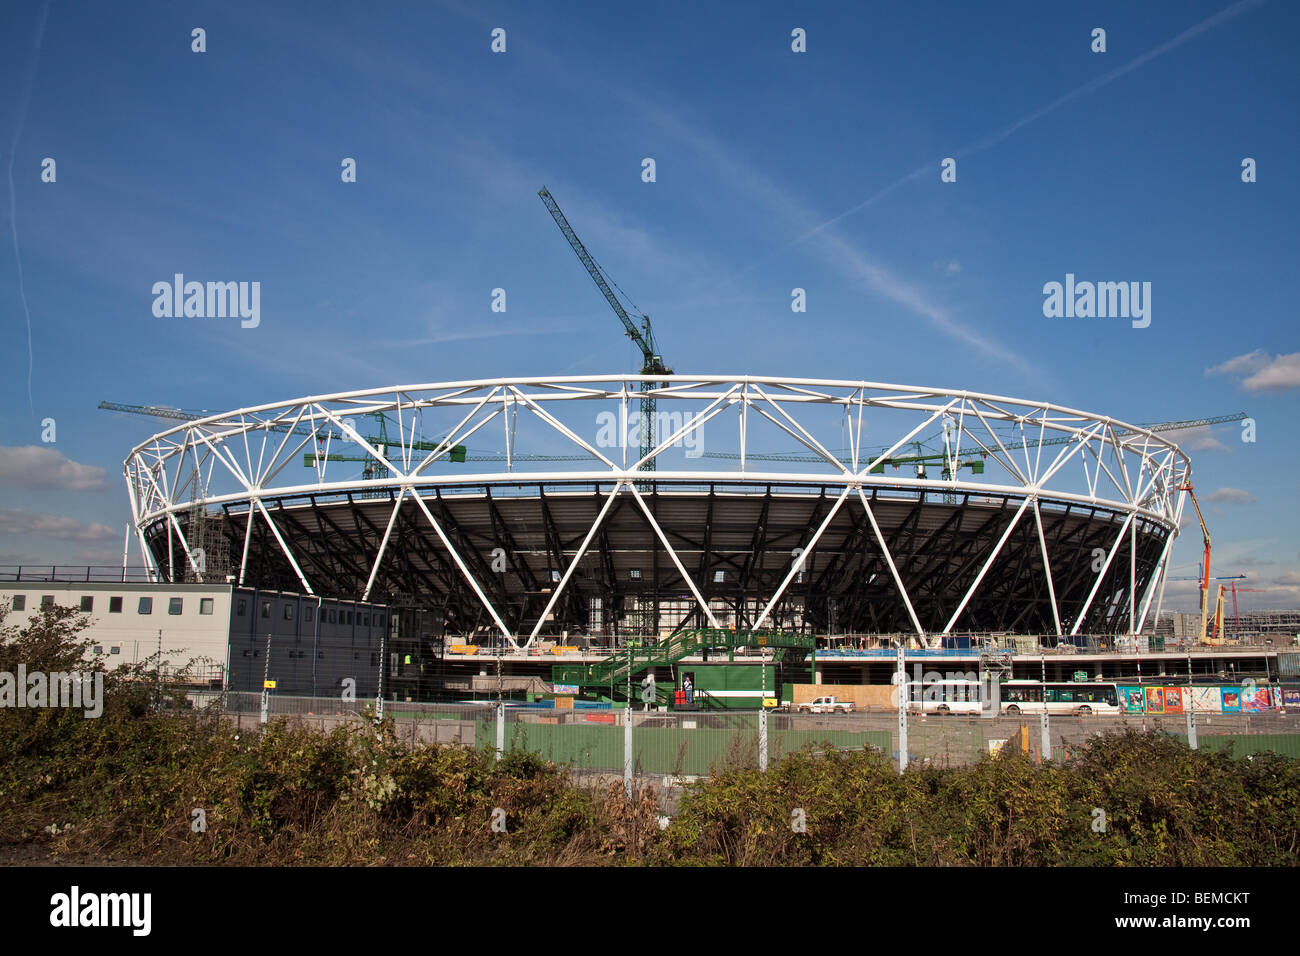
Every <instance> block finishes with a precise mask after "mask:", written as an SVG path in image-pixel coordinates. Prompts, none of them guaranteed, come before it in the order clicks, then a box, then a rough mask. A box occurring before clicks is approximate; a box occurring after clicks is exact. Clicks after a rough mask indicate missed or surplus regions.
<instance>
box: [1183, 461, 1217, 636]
mask: <svg viewBox="0 0 1300 956" xmlns="http://www.w3.org/2000/svg"><path fill="white" fill-rule="evenodd" d="M1178 490H1179V491H1185V492H1187V493H1188V494H1189V495H1191V496H1192V506H1193V507H1194V508H1195V509H1196V520H1197V521H1199V522H1200V523H1201V536H1202V537H1203V538H1204V539H1205V552H1204V554H1203V555H1202V556H1201V634H1200V640H1201V643H1206V632H1205V625H1206V623H1207V619H1208V617H1209V607H1210V529H1209V528H1207V527H1206V526H1205V516H1204V515H1203V514H1201V504H1200V502H1198V501H1197V500H1196V492H1195V491H1193V490H1192V483H1191V482H1190V481H1189V482H1187V483H1186V484H1184V485H1179V486H1178Z"/></svg>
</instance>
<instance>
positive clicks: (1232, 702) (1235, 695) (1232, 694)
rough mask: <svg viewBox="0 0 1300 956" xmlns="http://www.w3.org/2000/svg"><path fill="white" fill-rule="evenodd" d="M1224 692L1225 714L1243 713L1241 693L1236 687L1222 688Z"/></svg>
mask: <svg viewBox="0 0 1300 956" xmlns="http://www.w3.org/2000/svg"><path fill="white" fill-rule="evenodd" d="M1220 690H1221V691H1222V692H1223V712H1224V713H1225V714H1236V713H1240V712H1241V691H1240V690H1238V689H1237V688H1235V687H1223V688H1220Z"/></svg>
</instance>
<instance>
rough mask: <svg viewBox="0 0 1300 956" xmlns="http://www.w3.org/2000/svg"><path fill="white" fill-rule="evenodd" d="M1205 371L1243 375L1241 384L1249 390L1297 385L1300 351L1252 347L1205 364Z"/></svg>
mask: <svg viewBox="0 0 1300 956" xmlns="http://www.w3.org/2000/svg"><path fill="white" fill-rule="evenodd" d="M1205 374H1206V375H1239V376H1244V377H1243V379H1242V382H1241V387H1242V388H1244V389H1246V390H1247V391H1249V392H1269V391H1281V390H1283V389H1288V388H1300V352H1291V353H1289V354H1287V355H1269V354H1268V353H1267V352H1265V351H1264V350H1263V349H1256V350H1255V351H1253V352H1247V353H1246V354H1245V355H1238V356H1237V357H1236V358H1230V359H1228V361H1226V362H1224V363H1223V364H1222V365H1216V366H1214V368H1208V369H1206V370H1205Z"/></svg>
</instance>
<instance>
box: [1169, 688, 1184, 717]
mask: <svg viewBox="0 0 1300 956" xmlns="http://www.w3.org/2000/svg"><path fill="white" fill-rule="evenodd" d="M1182 712H1183V689H1182V688H1181V687H1166V688H1165V713H1166V714H1181V713H1182Z"/></svg>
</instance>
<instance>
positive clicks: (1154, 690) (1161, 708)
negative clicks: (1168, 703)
mask: <svg viewBox="0 0 1300 956" xmlns="http://www.w3.org/2000/svg"><path fill="white" fill-rule="evenodd" d="M1164 712H1165V689H1164V688H1163V687H1148V688H1147V713H1148V714H1163V713H1164Z"/></svg>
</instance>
